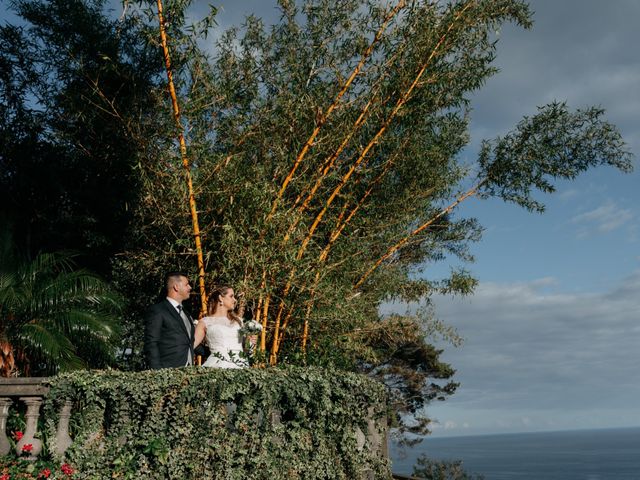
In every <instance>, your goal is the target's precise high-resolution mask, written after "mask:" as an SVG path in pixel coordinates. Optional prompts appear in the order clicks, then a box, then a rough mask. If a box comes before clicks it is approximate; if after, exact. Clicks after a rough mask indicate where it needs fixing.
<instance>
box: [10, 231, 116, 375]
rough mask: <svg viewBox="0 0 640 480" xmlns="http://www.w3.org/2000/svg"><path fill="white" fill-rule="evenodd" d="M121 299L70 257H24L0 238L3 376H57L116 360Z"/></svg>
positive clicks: (58, 254) (42, 254)
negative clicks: (61, 373) (79, 267)
mask: <svg viewBox="0 0 640 480" xmlns="http://www.w3.org/2000/svg"><path fill="white" fill-rule="evenodd" d="M118 310H119V299H118V297H117V296H116V295H115V294H114V293H113V291H112V290H111V289H110V288H109V286H108V285H107V284H106V283H105V282H104V281H102V280H101V279H100V278H98V277H96V276H95V275H93V274H91V273H89V272H87V271H86V270H83V269H78V268H76V267H75V265H74V262H73V257H72V256H71V255H70V254H68V253H64V252H61V253H40V254H39V255H37V256H36V257H35V258H34V259H28V258H27V257H26V256H24V255H21V254H20V253H19V252H18V251H17V250H16V249H15V247H14V245H13V244H12V242H11V241H10V238H9V237H8V236H7V235H2V234H0V376H3V377H8V376H13V375H27V376H29V375H33V376H42V375H54V374H56V373H58V372H61V371H68V370H74V369H79V368H91V367H93V368H100V367H104V366H106V365H110V364H112V363H113V362H114V360H115V355H116V349H117V347H118V341H119V336H118V326H119V321H118V315H117V314H118Z"/></svg>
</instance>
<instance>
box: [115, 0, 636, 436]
mask: <svg viewBox="0 0 640 480" xmlns="http://www.w3.org/2000/svg"><path fill="white" fill-rule="evenodd" d="M112 3H114V4H116V3H117V2H112ZM196 3H197V4H198V5H202V7H204V6H205V5H206V4H208V3H210V2H201V3H200V2H196ZM211 3H213V4H214V5H216V6H221V7H222V8H221V11H220V13H219V16H218V22H219V26H220V31H221V30H222V29H224V28H226V27H229V26H231V25H234V24H238V23H241V22H242V19H243V17H244V15H246V14H248V13H252V12H253V13H255V14H257V15H258V16H263V17H266V20H267V21H269V19H271V18H274V16H275V15H276V11H275V9H274V3H275V2H273V1H265V0H253V1H248V0H233V1H231V0H229V1H228V2H227V1H222V2H211ZM529 3H530V5H531V7H532V9H533V11H534V12H535V15H534V20H535V25H534V27H533V29H532V30H529V31H525V30H522V29H519V28H517V27H512V26H505V27H504V28H503V29H502V30H501V31H500V32H499V38H500V43H499V45H498V58H497V62H496V63H497V65H498V66H499V67H500V69H501V72H500V73H499V74H497V75H496V76H494V77H492V78H491V79H489V81H488V82H487V84H486V86H485V87H484V88H483V89H482V90H481V91H480V92H479V93H477V94H476V95H475V96H474V98H473V107H474V112H473V115H472V124H471V135H472V142H471V144H470V146H469V148H468V149H467V151H466V152H465V155H466V156H467V157H468V160H469V162H471V161H472V160H473V156H474V155H475V152H476V147H477V145H478V143H479V142H480V140H481V139H483V138H493V137H495V136H496V135H501V134H504V133H506V132H507V131H508V130H510V129H511V128H513V127H514V126H515V124H516V123H517V122H518V121H519V120H520V119H521V118H522V116H524V115H530V114H533V113H535V109H536V107H537V106H540V105H543V104H546V103H549V102H551V101H553V100H560V101H567V102H568V104H569V106H571V107H573V108H579V107H584V106H587V105H599V106H602V107H603V108H605V109H606V111H607V114H606V117H607V119H608V120H609V121H611V122H612V123H614V124H616V125H617V126H618V127H619V128H620V130H621V131H622V133H623V135H624V138H625V140H626V141H627V143H628V145H629V149H630V150H631V151H632V152H633V153H634V155H635V156H636V159H635V160H634V164H635V165H636V171H635V172H634V173H632V174H628V175H624V174H621V173H620V172H617V171H614V170H612V169H606V168H600V169H597V170H593V171H591V172H588V173H587V174H585V175H583V176H581V177H579V178H578V179H577V180H576V181H573V182H561V183H559V184H558V191H557V192H556V193H555V194H553V195H546V196H544V197H541V199H542V200H543V201H544V202H545V203H546V205H547V212H546V213H544V214H542V215H540V214H532V213H528V212H526V211H524V210H522V209H520V208H517V207H514V206H512V205H506V204H504V203H501V202H498V201H493V200H490V201H480V200H476V199H473V200H470V201H468V202H466V203H465V204H463V205H462V207H461V208H460V210H459V211H458V214H459V215H461V216H473V217H476V218H478V220H479V221H480V223H481V224H482V225H483V226H484V227H485V232H484V235H483V239H482V240H481V241H480V242H479V243H477V244H474V245H472V253H473V254H474V255H475V257H476V262H475V263H473V264H470V265H467V268H468V269H469V270H470V271H471V272H472V273H473V274H474V275H475V276H476V277H477V278H478V279H479V280H480V285H479V287H478V289H477V291H476V293H475V294H474V295H473V296H471V297H467V298H462V299H461V298H455V299H451V298H437V299H436V301H435V305H436V314H437V316H438V318H440V319H441V320H443V321H445V322H446V323H448V324H450V325H453V326H454V327H456V328H457V329H458V332H459V334H460V335H461V336H463V337H464V338H465V339H466V341H465V343H464V345H463V346H462V347H459V348H454V347H452V346H450V345H446V344H443V345H441V346H442V347H443V348H444V349H445V353H444V354H443V358H444V359H445V360H446V361H448V362H450V363H451V364H452V365H453V366H454V367H455V368H456V369H457V374H456V379H457V380H458V381H460V382H461V383H462V386H461V387H460V388H459V390H458V392H457V393H456V395H454V396H453V397H452V398H451V399H449V400H447V401H446V402H444V403H438V404H433V405H431V406H429V408H428V413H429V415H430V416H431V417H432V418H433V419H434V421H435V423H434V424H433V434H434V436H442V435H467V434H477V433H506V432H515V431H533V430H564V429H580V428H594V427H617V426H632V425H640V407H639V406H638V405H639V402H638V399H639V398H640V353H639V352H640V348H639V346H640V251H639V249H638V247H639V246H640V207H638V205H639V204H640V193H638V190H639V189H638V186H640V181H639V176H640V172H639V171H638V157H639V155H638V153H640V53H638V45H640V29H639V28H638V27H637V21H638V19H640V2H638V1H637V0H611V1H610V2H604V1H602V0H531V1H530V2H529ZM451 264H455V261H454V260H452V261H451V262H450V263H445V264H443V265H439V266H436V267H434V268H430V269H427V271H426V272H425V274H426V275H429V276H430V277H433V278H437V277H438V276H439V275H440V274H441V273H442V272H443V271H446V270H447V269H448V268H449V266H450V265H451Z"/></svg>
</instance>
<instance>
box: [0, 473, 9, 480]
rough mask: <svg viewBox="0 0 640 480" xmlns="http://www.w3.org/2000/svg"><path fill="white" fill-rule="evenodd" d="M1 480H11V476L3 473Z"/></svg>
mask: <svg viewBox="0 0 640 480" xmlns="http://www.w3.org/2000/svg"><path fill="white" fill-rule="evenodd" d="M0 480H11V476H10V475H9V474H8V473H3V474H2V476H0Z"/></svg>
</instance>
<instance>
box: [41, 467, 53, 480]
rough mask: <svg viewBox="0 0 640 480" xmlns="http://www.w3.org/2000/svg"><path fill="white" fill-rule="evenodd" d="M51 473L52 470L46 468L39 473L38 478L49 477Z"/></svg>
mask: <svg viewBox="0 0 640 480" xmlns="http://www.w3.org/2000/svg"><path fill="white" fill-rule="evenodd" d="M49 475H51V470H49V469H48V468H45V469H44V470H42V471H41V472H40V473H39V474H38V478H49Z"/></svg>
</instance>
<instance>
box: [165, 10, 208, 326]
mask: <svg viewBox="0 0 640 480" xmlns="http://www.w3.org/2000/svg"><path fill="white" fill-rule="evenodd" d="M157 4H158V23H159V26H160V40H161V42H162V53H163V56H164V65H165V69H166V71H167V82H168V84H169V96H170V97H171V107H172V109H173V118H174V120H175V122H176V126H177V128H178V142H179V144H180V157H181V158H182V166H183V167H184V175H185V180H186V181H187V189H188V192H189V210H190V213H191V223H192V228H193V237H194V241H195V247H196V256H197V259H198V285H199V288H200V315H199V316H200V318H202V317H203V316H204V315H205V314H206V311H207V292H206V289H205V283H204V259H203V255H202V243H201V240H200V227H199V225H198V210H197V208H196V199H195V195H194V193H193V181H192V179H191V166H190V164H189V158H188V157H187V143H186V141H185V138H184V126H183V125H182V121H181V117H180V106H179V105H178V96H177V95H176V89H175V85H174V83H173V73H172V70H171V57H170V55H169V46H168V41H167V33H166V30H165V20H164V15H163V8H162V0H157Z"/></svg>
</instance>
